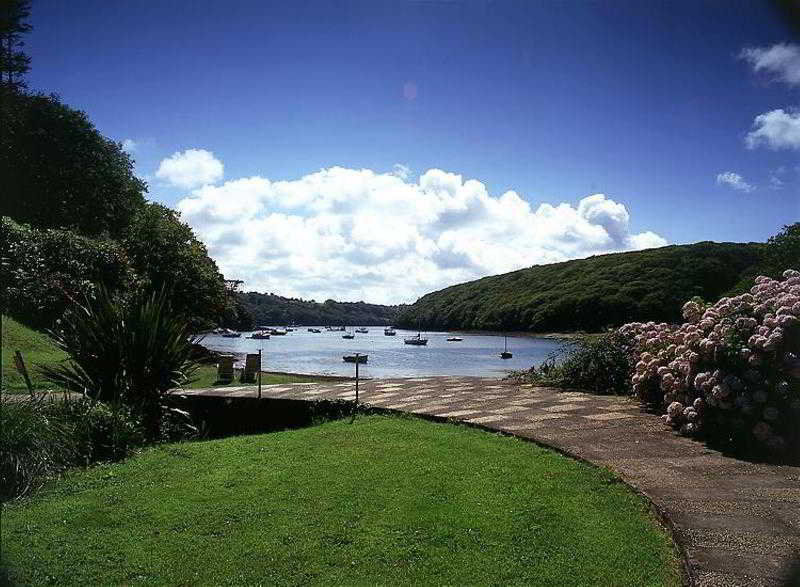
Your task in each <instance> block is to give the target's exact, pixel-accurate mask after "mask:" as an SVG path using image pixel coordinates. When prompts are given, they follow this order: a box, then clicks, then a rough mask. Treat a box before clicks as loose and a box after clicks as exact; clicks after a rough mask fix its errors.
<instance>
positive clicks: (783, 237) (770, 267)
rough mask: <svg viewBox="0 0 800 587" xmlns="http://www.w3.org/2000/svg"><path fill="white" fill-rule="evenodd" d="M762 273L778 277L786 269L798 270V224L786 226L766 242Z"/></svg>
mask: <svg viewBox="0 0 800 587" xmlns="http://www.w3.org/2000/svg"><path fill="white" fill-rule="evenodd" d="M764 257H765V259H764V264H765V267H764V273H765V274H767V275H769V276H770V277H778V276H780V274H781V273H783V271H785V270H786V269H798V268H800V222H795V223H794V224H788V225H786V226H784V227H783V230H781V232H779V233H778V234H776V235H775V236H772V237H770V238H769V239H768V240H767V246H766V248H765V255H764Z"/></svg>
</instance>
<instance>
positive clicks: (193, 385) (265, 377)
mask: <svg viewBox="0 0 800 587" xmlns="http://www.w3.org/2000/svg"><path fill="white" fill-rule="evenodd" d="M312 381H319V378H316V377H314V376H313V375H308V376H305V375H279V374H276V373H262V374H261V383H262V384H263V385H271V384H275V383H310V382H312ZM240 385H256V384H255V383H242V382H240V381H239V373H238V371H237V374H236V377H234V379H233V381H230V382H228V383H220V382H219V381H217V367H216V365H201V366H200V368H199V369H198V370H197V372H196V373H195V374H194V376H193V377H192V381H191V382H190V383H188V384H187V385H184V388H185V389H201V388H204V387H237V386H240Z"/></svg>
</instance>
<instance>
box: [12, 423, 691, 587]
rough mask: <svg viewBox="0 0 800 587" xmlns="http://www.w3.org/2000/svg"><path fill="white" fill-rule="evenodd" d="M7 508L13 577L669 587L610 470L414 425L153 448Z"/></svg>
mask: <svg viewBox="0 0 800 587" xmlns="http://www.w3.org/2000/svg"><path fill="white" fill-rule="evenodd" d="M2 513H3V524H2V544H3V557H4V565H5V566H6V567H7V569H9V570H8V572H9V574H10V578H11V581H12V582H17V583H24V584H28V583H33V584H42V583H51V584H75V585H88V584H101V585H112V584H140V583H147V584H181V585H186V584H207V585H217V584H256V583H258V584H300V583H316V584H344V585H372V584H387V583H394V584H397V583H419V584H465V583H469V584H496V585H506V584H536V585H636V586H639V585H677V584H679V574H678V570H677V569H678V565H677V562H676V557H675V554H674V552H673V549H672V546H671V542H670V540H669V538H668V536H667V534H666V533H665V532H664V531H663V530H662V529H661V528H660V527H659V526H658V525H657V524H656V523H655V521H654V520H653V519H652V517H651V516H650V515H649V513H648V511H647V508H646V506H645V504H644V502H643V500H642V499H641V498H640V497H638V496H637V495H635V494H633V493H632V492H631V491H630V490H628V489H627V488H626V486H624V485H623V484H621V483H619V482H617V481H616V480H615V479H614V478H613V477H612V476H611V475H609V474H608V473H606V472H604V471H602V470H599V469H595V468H592V467H590V466H588V465H585V464H582V463H578V462H576V461H573V460H571V459H568V458H566V457H564V456H561V455H559V454H557V453H555V452H551V451H548V450H545V449H542V448H539V447H537V446H535V445H532V444H529V443H525V442H523V441H521V440H519V439H515V438H510V437H503V436H499V435H493V434H489V433H487V432H484V431H481V430H477V429H473V428H468V427H463V426H456V425H448V424H435V423H431V422H427V421H424V420H419V419H413V418H396V417H387V416H369V417H359V418H357V419H356V420H355V422H354V423H350V421H349V420H340V421H335V422H329V423H326V424H322V425H319V426H316V427H311V428H305V429H299V430H291V431H284V432H277V433H273V434H265V435H260V436H239V437H234V438H229V439H225V440H217V441H208V442H197V443H190V444H181V445H167V446H163V447H159V448H153V449H150V450H148V451H146V452H145V453H144V454H142V455H141V456H138V457H136V458H133V459H131V460H129V461H128V462H125V463H120V464H116V465H108V466H101V467H96V468H94V469H91V470H86V471H77V472H73V473H71V474H70V475H68V476H67V477H66V478H65V479H63V480H61V481H59V482H56V483H54V484H53V485H51V486H50V487H49V488H48V489H46V490H43V491H42V492H40V493H39V494H38V495H37V496H36V497H34V498H33V499H31V500H30V501H28V502H22V503H18V504H13V505H10V506H5V507H4V510H3V512H2Z"/></svg>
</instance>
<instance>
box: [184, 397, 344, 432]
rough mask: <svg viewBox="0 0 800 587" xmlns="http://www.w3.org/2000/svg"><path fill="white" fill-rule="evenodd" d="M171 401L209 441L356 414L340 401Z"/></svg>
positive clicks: (210, 398) (220, 398)
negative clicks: (188, 415) (187, 414)
mask: <svg viewBox="0 0 800 587" xmlns="http://www.w3.org/2000/svg"><path fill="white" fill-rule="evenodd" d="M171 402H172V405H174V406H175V407H178V408H180V409H182V410H186V411H187V412H189V413H190V414H191V415H192V419H193V421H194V423H195V425H196V426H198V427H199V428H200V429H201V431H202V433H203V435H204V436H206V437H208V438H221V437H224V436H233V435H238V434H260V433H263V432H274V431H276V430H285V429H287V428H302V427H304V426H310V425H312V424H315V423H318V422H321V421H325V420H331V419H336V418H342V417H345V416H349V415H350V414H352V412H353V404H352V402H346V401H340V400H333V401H331V400H319V401H308V400H294V399H276V398H263V399H258V398H255V397H218V396H208V395H175V396H173V397H172V398H171Z"/></svg>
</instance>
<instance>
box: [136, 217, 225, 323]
mask: <svg viewBox="0 0 800 587" xmlns="http://www.w3.org/2000/svg"><path fill="white" fill-rule="evenodd" d="M122 243H123V246H124V248H125V250H126V251H127V253H128V257H129V259H130V261H131V264H132V265H133V267H134V269H135V270H136V271H137V273H138V274H139V275H140V276H141V277H142V279H143V280H144V281H146V282H147V283H149V285H150V286H151V287H153V288H156V289H161V288H166V289H167V290H169V292H170V299H171V304H172V307H173V308H175V309H176V311H179V312H180V313H182V314H183V315H184V316H185V317H186V318H188V319H190V321H191V323H192V325H193V327H194V328H203V327H207V326H210V325H212V324H214V323H217V322H219V321H220V320H221V318H222V316H223V314H224V313H225V310H226V308H227V305H228V295H227V294H226V288H225V281H224V279H223V277H222V274H221V273H220V272H219V269H218V268H217V264H216V263H215V262H214V260H213V259H211V258H210V257H209V256H208V251H207V250H206V246H205V245H204V244H203V243H202V242H200V241H199V240H198V239H197V237H196V236H195V235H194V232H193V231H192V229H191V228H190V227H189V225H187V224H186V223H184V222H181V220H180V217H179V214H178V213H177V212H175V211H174V210H171V209H169V208H167V207H166V206H163V205H161V204H156V203H148V204H146V205H145V206H143V207H142V208H141V209H140V210H139V211H138V213H137V214H136V215H135V216H134V217H133V219H132V221H131V223H130V226H129V227H128V229H127V231H126V233H125V235H124V237H123V239H122Z"/></svg>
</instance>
